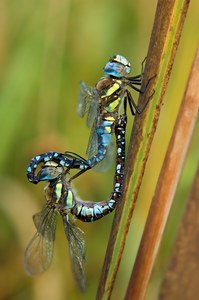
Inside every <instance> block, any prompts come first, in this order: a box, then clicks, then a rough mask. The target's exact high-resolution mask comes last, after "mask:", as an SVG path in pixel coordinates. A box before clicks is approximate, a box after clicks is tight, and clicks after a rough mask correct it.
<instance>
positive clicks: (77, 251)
mask: <svg viewBox="0 0 199 300" xmlns="http://www.w3.org/2000/svg"><path fill="white" fill-rule="evenodd" d="M62 219H63V224H64V230H65V233H66V237H67V240H68V244H69V250H70V258H71V265H72V271H73V274H74V278H75V281H76V283H77V285H78V287H79V289H80V290H81V291H82V292H83V291H85V288H86V279H85V274H84V269H83V262H84V261H85V241H84V232H83V231H82V230H81V229H80V228H79V227H76V226H75V225H74V224H72V223H71V222H70V221H69V220H68V216H63V217H62Z"/></svg>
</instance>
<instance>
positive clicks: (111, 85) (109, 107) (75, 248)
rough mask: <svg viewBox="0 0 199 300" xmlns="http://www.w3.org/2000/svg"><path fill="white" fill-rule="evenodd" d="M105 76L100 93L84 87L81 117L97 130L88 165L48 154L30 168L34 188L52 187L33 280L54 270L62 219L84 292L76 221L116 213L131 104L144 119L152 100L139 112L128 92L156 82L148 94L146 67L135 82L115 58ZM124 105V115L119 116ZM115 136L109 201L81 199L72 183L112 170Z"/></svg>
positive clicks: (31, 263) (29, 260) (34, 251)
mask: <svg viewBox="0 0 199 300" xmlns="http://www.w3.org/2000/svg"><path fill="white" fill-rule="evenodd" d="M104 72H105V74H106V76H104V77H102V78H100V80H99V81H98V82H97V84H96V86H95V88H91V87H89V86H87V85H86V84H85V83H84V82H81V83H80V95H79V103H78V113H79V115H80V116H81V117H83V116H84V115H85V113H86V112H87V113H88V115H87V125H88V127H91V126H92V130H91V135H90V139H89V144H88V148H87V156H88V160H86V159H84V158H82V157H81V156H79V155H78V154H76V153H73V152H69V151H68V152H65V153H58V152H46V153H44V154H40V155H37V156H35V157H34V158H33V159H32V160H31V162H30V164H29V165H28V168H27V177H28V179H29V181H30V182H31V183H35V184H37V183H38V182H40V181H47V182H48V185H47V187H46V188H45V197H46V204H45V206H44V208H43V210H42V211H41V212H39V213H37V214H35V215H34V216H33V221H34V224H35V227H36V234H35V235H34V237H33V238H32V240H31V241H30V243H29V244H28V246H27V248H26V251H25V255H24V262H25V269H26V271H27V273H29V274H30V275H37V274H39V273H41V272H43V271H45V270H46V269H47V268H48V267H49V265H50V263H51V261H52V256H53V243H54V240H55V231H56V222H57V215H58V214H60V215H61V217H62V220H63V225H64V231H65V234H66V237H67V240H68V243H69V250H70V256H71V262H72V270H73V273H74V277H75V280H76V282H77V285H78V287H79V288H80V290H82V291H84V290H85V275H84V269H83V262H84V260H85V244H84V233H83V231H82V230H81V229H80V228H78V227H77V226H76V225H75V224H74V216H75V218H77V219H80V220H81V221H83V222H93V221H96V220H98V219H100V218H102V217H104V216H106V215H107V214H109V213H110V212H112V211H113V210H114V209H115V207H116V205H117V203H118V201H119V199H120V198H121V195H122V191H123V180H124V164H125V130H126V123H127V116H126V110H127V103H129V107H130V110H131V113H132V115H135V114H141V113H142V112H143V110H144V109H145V108H146V106H147V104H148V102H149V99H150V97H149V99H148V100H147V102H146V103H145V105H144V107H143V108H142V109H139V108H138V107H137V105H136V104H135V101H134V99H133V97H132V95H131V93H130V91H129V90H128V89H127V88H128V87H129V88H131V89H134V90H135V91H137V92H140V93H144V92H145V91H146V89H147V87H148V85H149V82H150V80H149V81H148V82H147V84H146V86H145V88H144V90H141V89H139V88H137V86H140V85H141V82H142V78H143V63H142V71H141V74H140V75H137V76H133V77H129V76H128V75H129V74H130V72H131V66H130V63H129V62H128V61H127V60H126V58H124V57H123V56H120V55H115V56H113V58H112V59H111V60H110V61H109V62H108V63H107V64H106V66H105V67H104ZM122 102H123V104H124V113H123V114H122V115H119V109H120V106H121V105H120V104H121V103H122ZM113 134H115V137H116V149H117V150H116V153H117V154H116V167H115V175H114V182H113V190H112V192H111V194H110V196H109V198H108V200H106V201H101V202H93V201H83V200H81V199H79V198H78V197H77V196H76V194H75V192H74V190H73V188H72V185H71V181H72V180H73V179H74V178H76V177H78V176H80V175H81V174H83V173H84V172H86V171H87V170H89V169H91V168H93V167H95V166H98V165H99V166H100V168H101V169H102V168H103V169H106V168H107V167H109V165H110V164H109V161H110V155H109V154H110V153H111V156H112V147H113V142H112V137H113ZM104 162H105V163H104ZM38 168H40V170H39V171H37V169H38ZM71 169H74V170H77V173H76V174H75V175H73V176H72V177H70V178H69V177H68V176H69V175H68V174H69V171H70V170H71Z"/></svg>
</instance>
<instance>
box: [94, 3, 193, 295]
mask: <svg viewBox="0 0 199 300" xmlns="http://www.w3.org/2000/svg"><path fill="white" fill-rule="evenodd" d="M188 4H189V1H187V0H186V1H182V0H169V1H163V0H159V2H158V5H157V11H156V16H155V21H154V27H153V32H152V36H151V41H150V46H149V51H148V55H147V62H146V68H145V80H144V82H143V84H146V80H148V78H151V77H153V76H154V75H156V78H155V79H153V80H152V83H151V85H150V89H149V90H148V91H147V93H146V94H145V95H144V97H145V100H144V99H143V97H140V98H139V102H138V103H139V104H140V106H142V105H143V104H141V103H142V101H146V99H147V98H148V97H149V95H151V94H152V93H153V89H155V94H154V97H153V99H152V100H151V102H150V105H149V106H150V108H149V109H148V110H147V111H146V112H145V113H144V114H143V115H142V117H139V116H137V117H136V118H135V122H134V126H133V130H132V136H131V142H130V145H131V146H130V148H129V152H128V156H127V164H126V180H125V186H124V194H123V199H122V200H121V203H119V205H118V207H117V209H116V213H115V218H114V221H113V226H112V231H111V235H110V239H109V244H108V248H107V252H106V256H105V261H104V266H103V270H102V274H101V278H100V282H99V287H98V293H97V299H100V300H101V299H110V296H111V293H112V289H113V285H114V282H115V277H116V274H117V271H118V268H119V264H120V260H121V256H122V252H123V249H124V245H125V241H126V235H127V232H128V229H129V225H130V221H131V218H132V214H133V210H134V206H135V202H136V199H137V195H138V191H139V188H140V185H141V180H142V177H143V173H144V169H145V165H146V161H147V158H148V154H149V150H150V147H151V143H152V139H153V137H154V133H155V129H156V126H157V121H158V118H159V114H160V108H161V104H162V101H163V95H164V93H165V90H166V86H167V83H168V79H169V75H170V72H171V68H172V65H173V61H174V57H175V54H176V50H177V46H178V43H179V39H180V35H181V31H182V27H183V24H184V19H185V16H186V12H187V9H188ZM124 199H125V201H124ZM136 300H137V299H136Z"/></svg>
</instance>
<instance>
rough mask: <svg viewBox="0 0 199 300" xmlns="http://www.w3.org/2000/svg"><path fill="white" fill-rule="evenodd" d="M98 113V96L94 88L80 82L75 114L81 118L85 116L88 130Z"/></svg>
mask: <svg viewBox="0 0 199 300" xmlns="http://www.w3.org/2000/svg"><path fill="white" fill-rule="evenodd" d="M97 112H98V94H97V91H96V89H95V88H93V87H91V86H88V85H86V84H85V83H84V82H83V81H81V82H80V87H79V95H78V106H77V113H78V115H79V116H80V117H81V118H83V117H84V115H85V114H86V113H88V115H87V126H88V127H89V128H90V127H91V125H92V124H93V122H94V120H95V118H96V117H97Z"/></svg>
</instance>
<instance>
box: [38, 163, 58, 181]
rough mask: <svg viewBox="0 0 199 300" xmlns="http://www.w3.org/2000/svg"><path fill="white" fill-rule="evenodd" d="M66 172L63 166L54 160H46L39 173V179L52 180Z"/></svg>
mask: <svg viewBox="0 0 199 300" xmlns="http://www.w3.org/2000/svg"><path fill="white" fill-rule="evenodd" d="M63 172H64V170H63V167H62V166H59V165H58V164H57V163H55V162H53V161H48V162H46V163H45V164H44V165H43V167H42V168H41V170H40V171H39V172H38V174H37V180H38V181H51V180H54V179H56V178H58V177H59V175H60V174H62V173H63Z"/></svg>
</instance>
